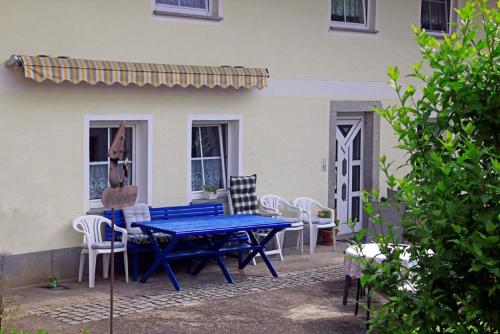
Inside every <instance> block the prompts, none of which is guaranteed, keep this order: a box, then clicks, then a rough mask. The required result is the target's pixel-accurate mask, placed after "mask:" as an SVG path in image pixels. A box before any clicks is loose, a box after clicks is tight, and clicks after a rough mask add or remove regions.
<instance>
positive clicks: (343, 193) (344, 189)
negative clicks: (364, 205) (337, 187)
mask: <svg viewBox="0 0 500 334" xmlns="http://www.w3.org/2000/svg"><path fill="white" fill-rule="evenodd" d="M346 196H347V186H346V184H345V183H343V184H342V201H345V199H346Z"/></svg>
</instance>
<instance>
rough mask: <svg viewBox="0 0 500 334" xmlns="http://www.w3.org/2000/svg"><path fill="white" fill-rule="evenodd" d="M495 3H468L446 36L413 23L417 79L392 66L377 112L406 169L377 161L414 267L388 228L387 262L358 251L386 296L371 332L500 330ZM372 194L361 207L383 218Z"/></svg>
mask: <svg viewBox="0 0 500 334" xmlns="http://www.w3.org/2000/svg"><path fill="white" fill-rule="evenodd" d="M499 8H500V2H498V3H497V4H496V6H495V8H488V7H487V2H486V1H483V0H476V1H469V2H467V3H466V5H465V6H464V7H463V8H461V9H459V10H458V14H459V17H460V18H461V22H460V23H459V24H458V25H457V31H456V33H453V34H451V35H450V36H445V37H444V39H442V40H438V39H436V38H434V37H432V36H430V35H429V34H427V33H425V32H424V31H422V30H420V29H418V28H414V30H415V33H416V41H417V43H418V45H419V46H420V49H421V54H422V58H423V60H422V62H420V63H419V64H417V65H415V66H413V67H412V74H411V75H409V77H410V78H412V79H415V80H417V81H420V82H421V85H420V84H418V85H402V84H400V82H399V78H400V71H399V70H398V68H389V77H390V80H391V83H392V85H393V86H394V88H395V90H396V92H397V94H398V96H399V99H400V105H397V106H391V107H388V108H385V109H381V110H377V112H378V113H379V114H380V115H381V116H382V117H383V118H384V119H385V120H387V121H388V122H389V123H390V125H391V126H392V128H393V129H394V131H395V133H396V134H397V136H398V138H399V148H401V149H402V150H404V151H405V152H406V153H407V158H408V160H407V161H406V163H405V166H407V167H409V170H410V171H409V172H408V173H407V175H406V176H404V177H403V178H402V179H397V178H396V177H394V176H392V175H390V170H392V166H391V164H390V163H387V161H386V160H385V158H384V157H383V158H381V166H382V170H383V171H384V173H386V175H387V177H388V184H389V186H390V187H391V188H393V189H397V190H396V197H397V199H398V200H399V201H401V202H402V203H404V204H405V207H406V210H405V212H404V214H403V219H402V226H403V228H404V231H405V238H406V240H407V241H408V242H409V243H410V244H411V247H410V249H409V252H410V253H411V257H412V260H414V261H416V263H417V266H414V267H411V268H409V269H408V268H404V267H403V266H402V265H401V264H400V261H399V251H394V250H393V249H392V248H391V247H390V246H391V244H393V243H395V242H396V240H395V239H394V237H393V234H392V229H390V228H389V233H388V234H387V235H385V236H384V235H377V236H376V237H375V238H376V240H377V242H378V243H379V246H380V247H381V250H382V253H384V254H385V255H386V256H387V261H385V262H383V263H381V264H377V263H374V262H370V261H367V260H366V259H362V260H361V261H362V262H363V264H364V265H365V270H364V273H365V275H364V277H363V279H362V282H363V283H364V284H369V285H370V286H371V287H372V288H373V290H376V291H383V292H385V293H386V294H387V296H388V301H387V303H386V304H384V305H383V306H382V308H381V309H379V310H377V311H375V310H372V311H373V312H374V313H373V314H372V319H371V320H370V330H371V331H373V332H377V333H498V332H499V329H500V293H499V289H500V227H499V222H500V82H499V78H500V38H499V29H498V27H499V24H500V12H499V10H498V9H499ZM418 87H422V92H421V94H420V93H418V92H417V91H418ZM377 199H378V194H377V193H376V192H371V193H365V194H364V203H365V210H366V211H367V212H368V214H370V216H371V221H372V222H373V223H374V224H383V221H382V219H381V217H380V215H379V214H378V213H377V212H375V211H376V210H374V209H373V206H372V205H371V201H372V200H377ZM365 234H366V232H365V231H362V232H361V233H360V234H359V235H358V236H357V240H358V242H361V240H362V238H363V237H364V236H365ZM429 250H431V251H432V252H433V254H429ZM405 283H411V284H412V285H406V288H407V289H404V288H403V285H404V284H405Z"/></svg>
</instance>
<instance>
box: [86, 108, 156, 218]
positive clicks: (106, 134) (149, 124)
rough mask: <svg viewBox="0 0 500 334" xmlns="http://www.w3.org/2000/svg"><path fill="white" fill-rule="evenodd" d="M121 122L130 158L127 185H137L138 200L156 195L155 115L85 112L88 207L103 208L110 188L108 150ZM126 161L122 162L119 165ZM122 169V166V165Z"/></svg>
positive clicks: (144, 199) (148, 201)
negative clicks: (105, 190) (154, 156)
mask: <svg viewBox="0 0 500 334" xmlns="http://www.w3.org/2000/svg"><path fill="white" fill-rule="evenodd" d="M121 121H125V124H126V130H125V131H126V138H125V150H126V151H127V156H128V159H129V161H130V164H129V176H128V178H127V179H126V180H125V183H126V184H134V185H136V186H137V188H138V191H139V194H138V197H137V201H138V202H145V203H148V204H150V203H151V198H152V189H151V188H152V154H153V151H152V140H153V139H152V138H153V137H152V136H153V118H152V116H151V115H148V114H138V115H133V114H127V115H119V114H116V115H115V114H109V115H105V114H102V115H85V118H84V138H83V140H84V145H85V148H84V151H83V153H84V158H83V161H84V173H83V174H84V175H83V182H84V209H85V210H89V209H100V208H102V207H103V205H102V202H101V194H102V192H103V190H104V189H105V188H106V187H108V171H109V159H108V149H109V146H110V145H111V142H112V141H113V138H114V136H115V134H116V131H117V129H118V125H119V124H120V122H121ZM121 166H123V161H119V167H121ZM121 168H122V167H121Z"/></svg>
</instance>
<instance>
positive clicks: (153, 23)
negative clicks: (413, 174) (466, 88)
mask: <svg viewBox="0 0 500 334" xmlns="http://www.w3.org/2000/svg"><path fill="white" fill-rule="evenodd" d="M329 3H330V1H329V0H310V1H303V0H270V1H269V0H252V1H248V0H224V1H223V3H222V9H223V18H224V19H223V21H222V22H211V21H200V20H193V19H181V18H173V17H165V16H155V15H153V14H152V10H153V1H152V0H120V1H119V0H109V1H96V0H79V1H77V0H69V1H60V0H44V1H32V0H0V31H2V36H1V37H0V61H1V60H6V59H7V58H8V57H9V56H10V55H11V54H31V55H37V54H49V55H54V56H56V55H65V56H70V57H73V58H89V59H103V60H123V61H134V62H159V63H173V64H201V65H245V66H247V67H252V66H256V67H267V68H269V70H270V73H271V78H272V80H271V82H270V87H269V88H268V89H266V90H264V91H262V92H256V91H253V90H251V91H240V92H238V91H234V90H229V91H222V90H220V89H215V90H212V91H210V90H206V89H203V90H196V89H187V90H184V89H177V88H176V89H166V88H159V89H153V88H150V87H149V88H148V87H146V88H138V87H135V86H132V87H125V88H123V87H105V86H102V85H98V86H96V87H90V86H88V85H86V84H81V85H78V86H71V85H69V84H63V85H55V84H52V83H48V82H45V83H42V84H37V83H34V82H30V81H28V80H27V79H23V78H22V77H21V73H19V72H15V71H14V70H12V69H6V68H4V67H3V66H0V157H1V160H0V161H1V162H0V170H1V173H0V253H9V254H20V253H26V252H35V251H42V250H48V249H56V248H64V247H71V246H76V245H78V244H79V242H80V236H79V235H78V234H77V233H75V232H74V231H73V230H72V228H71V225H70V223H71V220H72V219H73V218H75V217H76V216H79V215H81V214H84V213H85V212H84V211H85V210H84V208H85V203H84V198H83V189H84V179H83V173H84V166H83V159H84V154H83V120H84V116H85V115H87V114H100V113H102V114H141V113H147V114H151V115H152V117H153V127H154V138H153V166H152V167H153V168H152V170H153V175H152V180H153V198H152V204H153V205H173V204H186V199H187V193H186V192H187V188H188V187H187V179H188V176H187V159H186V152H187V150H188V148H187V143H186V138H187V135H188V131H189V129H188V127H187V120H188V117H189V115H191V114H224V113H225V114H240V115H242V119H243V120H244V129H243V130H244V143H243V168H242V171H243V173H244V174H247V173H248V174H249V173H257V174H258V175H259V182H258V190H259V193H261V194H262V193H278V194H280V195H282V196H284V197H287V198H290V199H291V198H293V197H296V196H300V195H305V196H311V197H315V198H318V199H319V200H321V201H323V202H326V200H327V192H328V189H327V172H324V171H321V170H320V162H321V158H326V157H328V131H329V129H328V119H329V112H330V110H329V103H330V101H331V100H332V99H337V100H381V101H382V102H383V103H384V104H387V103H391V102H394V100H393V95H392V92H391V89H390V88H389V87H388V86H387V85H386V81H387V80H386V76H385V71H386V67H387V65H399V66H400V67H402V68H407V67H408V65H409V64H411V63H413V62H415V61H416V60H417V59H418V56H417V48H416V46H415V44H414V42H413V38H412V33H411V29H410V27H409V23H410V22H417V21H418V19H419V6H420V5H419V4H420V1H418V0H404V1H401V0H378V1H377V29H378V30H379V33H378V34H362V33H350V32H338V31H334V32H330V31H329V29H328V28H329ZM380 137H381V151H382V153H386V154H388V155H389V159H392V158H398V154H399V153H398V151H397V150H396V149H394V146H395V139H394V136H393V135H392V132H391V131H390V129H389V128H388V126H387V124H386V123H384V122H382V123H381V129H380ZM21 236H22V237H21Z"/></svg>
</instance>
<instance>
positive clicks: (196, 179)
mask: <svg viewBox="0 0 500 334" xmlns="http://www.w3.org/2000/svg"><path fill="white" fill-rule="evenodd" d="M202 173H203V172H202V170H201V161H200V160H192V161H191V189H192V190H193V191H201V190H203V175H202Z"/></svg>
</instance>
